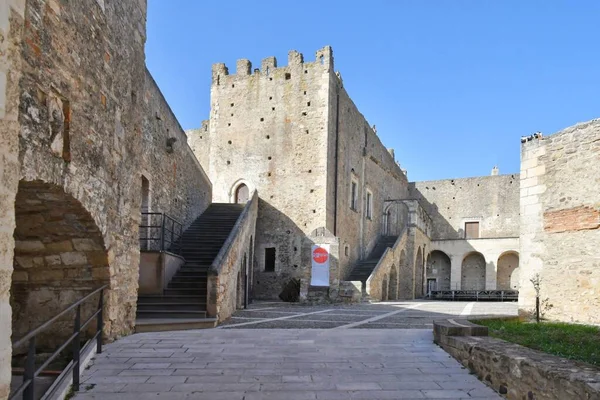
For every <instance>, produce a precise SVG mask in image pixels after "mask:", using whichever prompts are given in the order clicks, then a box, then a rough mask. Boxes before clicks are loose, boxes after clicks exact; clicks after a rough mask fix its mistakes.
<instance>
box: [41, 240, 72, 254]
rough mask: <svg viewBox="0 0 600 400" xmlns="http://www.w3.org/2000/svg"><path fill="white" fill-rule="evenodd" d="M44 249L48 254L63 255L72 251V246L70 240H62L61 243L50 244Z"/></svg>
mask: <svg viewBox="0 0 600 400" xmlns="http://www.w3.org/2000/svg"><path fill="white" fill-rule="evenodd" d="M46 249H47V250H48V252H52V253H64V252H68V251H73V245H72V244H71V241H70V240H63V241H61V242H52V243H47V244H46Z"/></svg>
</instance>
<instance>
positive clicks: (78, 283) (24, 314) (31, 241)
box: [10, 181, 110, 355]
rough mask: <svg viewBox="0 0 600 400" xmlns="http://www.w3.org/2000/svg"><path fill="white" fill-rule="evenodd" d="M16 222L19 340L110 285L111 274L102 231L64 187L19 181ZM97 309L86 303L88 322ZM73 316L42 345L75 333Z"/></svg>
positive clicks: (14, 292)
mask: <svg viewBox="0 0 600 400" xmlns="http://www.w3.org/2000/svg"><path fill="white" fill-rule="evenodd" d="M15 220H16V228H15V232H14V238H15V252H14V263H13V265H14V270H13V274H12V282H11V298H10V303H11V307H12V312H13V313H12V339H13V340H15V339H18V338H19V337H22V336H23V335H24V334H26V333H27V332H29V331H31V330H32V329H34V328H36V327H38V326H39V325H41V324H43V323H44V322H46V321H48V320H49V319H50V318H52V317H53V316H55V315H56V314H58V313H59V312H60V311H62V310H63V309H65V308H67V307H68V306H70V305H71V304H73V303H75V302H76V301H77V300H79V299H81V298H82V297H84V296H85V295H86V294H88V293H90V292H91V291H93V290H94V289H96V288H98V287H100V286H102V285H105V284H107V283H108V282H109V277H110V275H109V266H108V257H107V252H106V249H105V245H104V240H103V238H102V234H101V232H100V230H99V229H98V227H97V226H96V223H95V222H94V220H93V218H92V217H91V215H90V214H89V212H88V211H87V210H86V209H85V208H84V207H83V206H82V205H81V203H80V202H79V201H77V200H76V199H75V198H74V197H72V196H71V195H69V194H67V193H65V191H64V190H63V189H62V188H60V187H58V186H56V185H53V184H49V183H45V182H42V181H21V182H19V189H18V192H17V196H16V201H15ZM96 307H97V304H96V302H94V301H91V302H86V303H85V304H84V305H82V310H81V318H82V321H85V320H86V319H87V318H88V317H89V315H91V314H92V313H93V312H94V311H95V309H96ZM72 318H73V316H69V318H67V319H65V320H64V321H60V322H57V323H55V324H53V325H52V326H51V328H50V329H49V330H47V331H45V332H44V333H43V334H42V335H40V336H39V337H37V338H36V345H37V347H38V349H39V350H40V351H44V350H45V349H48V350H52V351H54V349H55V348H56V347H57V346H58V345H60V344H62V343H63V342H64V340H65V339H66V338H67V337H68V336H70V335H71V334H72V330H73V320H72ZM91 329H93V327H91ZM19 351H21V349H16V354H17V355H18V354H19Z"/></svg>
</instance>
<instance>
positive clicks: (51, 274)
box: [29, 269, 65, 284]
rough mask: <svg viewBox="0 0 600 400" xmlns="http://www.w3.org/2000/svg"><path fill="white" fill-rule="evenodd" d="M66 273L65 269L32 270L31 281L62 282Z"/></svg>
mask: <svg viewBox="0 0 600 400" xmlns="http://www.w3.org/2000/svg"><path fill="white" fill-rule="evenodd" d="M64 275H65V274H64V271H63V270H55V269H48V270H35V271H34V270H32V271H31V272H30V273H29V280H30V281H31V282H38V283H39V282H45V283H48V284H50V283H52V282H61V281H62V280H63V279H64V277H65V276H64Z"/></svg>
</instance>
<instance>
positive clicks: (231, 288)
mask: <svg viewBox="0 0 600 400" xmlns="http://www.w3.org/2000/svg"><path fill="white" fill-rule="evenodd" d="M257 214H258V193H257V192H254V195H253V196H252V198H251V199H250V201H249V202H248V203H247V204H246V206H245V208H244V211H243V212H242V214H241V215H240V217H239V219H238V221H237V223H236V225H235V226H234V228H233V231H232V233H231V236H230V239H231V240H228V241H227V242H225V244H224V245H223V248H222V249H221V251H220V252H219V254H218V255H217V258H216V259H215V260H214V262H213V264H212V266H211V269H210V271H209V277H208V287H207V290H208V299H207V313H208V315H209V316H210V317H215V318H218V322H222V321H225V320H226V319H228V318H229V317H231V315H232V314H233V313H234V312H235V310H237V309H239V308H244V307H245V305H246V304H248V301H249V300H250V298H251V293H252V283H253V282H252V272H253V271H252V259H253V252H254V238H255V237H256V236H255V235H256V216H257Z"/></svg>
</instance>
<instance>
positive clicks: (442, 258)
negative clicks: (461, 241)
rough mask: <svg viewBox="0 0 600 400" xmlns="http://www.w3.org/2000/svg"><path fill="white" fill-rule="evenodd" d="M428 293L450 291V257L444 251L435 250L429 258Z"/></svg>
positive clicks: (427, 272)
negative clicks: (431, 291)
mask: <svg viewBox="0 0 600 400" xmlns="http://www.w3.org/2000/svg"><path fill="white" fill-rule="evenodd" d="M426 277H427V292H428V293H429V291H430V290H450V257H448V255H447V254H446V253H444V252H443V251H439V250H434V251H432V252H431V253H430V254H429V257H427V268H426Z"/></svg>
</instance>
